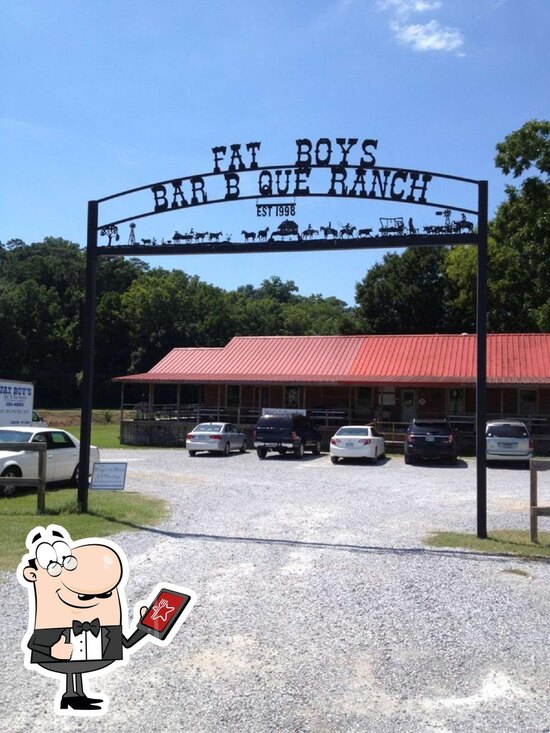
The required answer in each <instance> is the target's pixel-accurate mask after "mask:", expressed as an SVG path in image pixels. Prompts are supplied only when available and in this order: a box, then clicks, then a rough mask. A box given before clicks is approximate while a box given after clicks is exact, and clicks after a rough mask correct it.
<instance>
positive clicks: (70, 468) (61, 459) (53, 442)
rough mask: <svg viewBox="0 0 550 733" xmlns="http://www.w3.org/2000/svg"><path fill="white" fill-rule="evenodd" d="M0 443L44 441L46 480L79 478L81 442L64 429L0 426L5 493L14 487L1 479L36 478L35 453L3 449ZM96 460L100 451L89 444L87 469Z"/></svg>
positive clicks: (0, 462) (0, 472)
mask: <svg viewBox="0 0 550 733" xmlns="http://www.w3.org/2000/svg"><path fill="white" fill-rule="evenodd" d="M2 443H46V446H47V450H46V483H52V482H57V481H71V483H74V484H75V485H76V482H77V481H78V459H79V451H80V442H79V441H78V440H77V439H76V438H75V437H74V435H71V434H70V433H68V432H67V431H66V430H55V429H53V428H35V427H9V428H0V487H3V493H4V496H11V495H12V494H13V493H14V492H15V486H14V485H11V486H10V485H9V484H5V483H3V481H2V479H4V478H37V476H38V452H37V451H13V450H9V449H6V450H2ZM98 462H99V451H98V449H97V448H96V447H95V446H94V445H92V446H90V471H91V470H92V468H93V464H94V463H98Z"/></svg>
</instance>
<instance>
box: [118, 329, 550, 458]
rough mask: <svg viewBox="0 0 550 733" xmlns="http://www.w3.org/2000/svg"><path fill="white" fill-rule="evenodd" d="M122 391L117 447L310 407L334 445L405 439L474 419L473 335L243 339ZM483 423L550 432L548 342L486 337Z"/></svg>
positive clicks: (155, 371)
mask: <svg viewBox="0 0 550 733" xmlns="http://www.w3.org/2000/svg"><path fill="white" fill-rule="evenodd" d="M114 381H115V382H120V384H121V385H122V413H121V441H122V442H123V443H129V444H141V445H143V444H146V445H147V444H155V445H163V444H165V445H170V444H172V445H173V444H178V443H181V442H182V441H183V439H184V436H185V433H186V432H187V431H188V429H189V428H190V427H191V425H194V424H196V423H197V422H199V421H203V420H224V421H227V422H234V423H237V424H239V425H242V426H243V427H245V428H246V427H247V426H248V427H249V428H250V429H252V428H253V426H254V424H255V423H256V421H257V419H258V416H259V415H260V414H261V411H262V409H264V408H269V407H279V408H280V407H285V408H289V409H296V408H299V409H306V410H307V411H308V414H310V415H311V416H312V417H313V418H314V419H315V421H316V422H317V423H318V424H319V426H320V427H322V428H324V429H325V430H326V432H327V435H328V434H330V433H332V432H334V427H335V426H338V425H342V424H347V423H356V424H360V423H364V422H371V421H376V422H377V423H378V424H379V425H381V426H382V427H383V428H384V429H385V430H386V431H387V432H388V431H389V433H391V434H395V435H398V434H402V432H403V431H404V429H405V426H406V424H407V423H408V422H409V421H410V420H411V419H412V418H413V417H443V416H447V417H449V418H450V419H451V421H452V422H453V423H454V424H455V425H456V426H457V429H459V430H461V431H463V432H464V433H468V432H470V433H473V429H474V421H475V384H476V337H475V335H472V334H431V335H407V336H402V335H399V336H246V337H245V336H236V337H234V338H233V339H232V340H231V341H230V342H229V343H228V344H227V345H226V346H224V347H222V348H175V349H172V351H170V352H169V353H168V354H167V355H166V356H165V357H164V358H163V359H161V361H160V362H159V363H158V364H156V365H155V366H154V367H153V368H152V369H150V370H149V371H148V372H145V373H143V374H133V375H126V376H121V377H116V378H115V380H114ZM487 417H488V419H491V418H497V417H508V418H509V417H521V418H523V419H525V420H526V421H527V422H528V423H529V424H530V425H531V426H532V427H533V428H534V429H535V432H537V431H538V432H539V433H550V428H548V429H547V427H546V426H547V425H550V334H548V333H536V334H489V335H488V337H487Z"/></svg>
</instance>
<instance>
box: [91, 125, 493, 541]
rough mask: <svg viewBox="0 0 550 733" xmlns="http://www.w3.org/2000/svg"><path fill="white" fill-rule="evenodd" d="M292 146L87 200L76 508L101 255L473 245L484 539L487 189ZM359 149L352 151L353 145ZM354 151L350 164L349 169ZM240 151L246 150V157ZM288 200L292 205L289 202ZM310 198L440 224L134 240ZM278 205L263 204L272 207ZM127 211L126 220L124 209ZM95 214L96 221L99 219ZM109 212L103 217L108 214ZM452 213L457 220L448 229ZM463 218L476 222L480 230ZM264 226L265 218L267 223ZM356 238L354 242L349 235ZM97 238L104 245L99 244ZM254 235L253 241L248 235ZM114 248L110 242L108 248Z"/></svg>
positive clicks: (285, 209) (236, 154)
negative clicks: (455, 196)
mask: <svg viewBox="0 0 550 733" xmlns="http://www.w3.org/2000/svg"><path fill="white" fill-rule="evenodd" d="M295 142H296V161H295V162H294V163H291V164H289V165H279V166H265V167H262V166H260V164H259V162H258V157H259V151H260V149H261V143H259V142H250V143H246V144H244V145H241V144H234V145H230V146H229V151H230V152H228V146H218V147H214V148H212V154H213V162H214V166H213V170H212V171H210V172H207V173H203V174H199V175H192V176H182V177H181V178H174V179H170V180H167V181H161V182H157V183H153V184H149V185H147V186H140V187H138V188H133V189H130V190H128V191H123V192H120V193H116V194H113V195H111V196H107V197H105V198H102V199H98V200H95V201H89V202H88V231H87V249H86V301H85V309H84V342H83V359H84V363H83V382H82V416H81V441H80V463H79V465H80V474H79V483H78V510H79V511H81V512H86V511H87V509H88V475H89V465H90V459H89V453H90V442H91V423H92V404H93V372H94V359H93V354H94V344H95V306H96V268H97V258H98V257H101V256H108V257H113V256H136V255H137V256H139V255H142V256H144V255H147V256H153V255H154V256H157V255H175V254H178V255H193V254H245V253H258V254H259V253H263V252H304V251H319V250H341V249H342V250H343V249H386V248H393V247H412V246H418V247H422V246H429V247H433V246H438V245H439V246H445V245H475V246H476V247H477V303H476V324H477V325H476V331H477V357H476V362H477V378H476V456H477V460H476V466H477V468H476V470H477V535H478V537H480V538H485V537H487V467H486V452H485V424H486V386H487V373H486V363H487V327H486V323H487V227H488V184H487V181H480V180H474V179H469V178H461V177H458V176H451V175H447V174H442V173H434V172H428V171H419V170H412V169H407V168H394V167H385V166H378V165H376V150H377V148H378V140H374V139H364V140H362V141H359V140H358V138H336V139H335V141H332V140H330V139H329V138H320V139H319V140H318V141H317V142H316V144H314V143H313V142H312V141H310V140H309V139H307V138H302V139H298V140H296V141H295ZM358 143H359V145H358ZM356 146H358V149H357V153H356V157H357V160H356V161H355V162H354V163H351V162H350V161H349V157H350V156H351V155H352V152H351V151H352V150H353V148H355V147H356ZM245 151H246V152H245ZM445 185H458V186H462V187H467V188H468V189H469V190H470V194H471V191H472V189H473V192H474V200H473V203H470V204H464V203H463V201H461V202H460V203H458V204H457V203H456V201H455V202H454V203H451V202H449V201H448V200H446V199H445V198H441V197H442V196H445V195H447V194H446V189H445ZM289 197H290V198H291V199H292V201H291V202H289V201H288V199H289ZM313 197H328V198H331V199H333V200H334V199H339V200H340V201H357V202H362V201H365V202H366V201H374V200H376V201H386V202H388V203H392V204H396V203H400V204H409V205H416V206H422V207H431V208H432V209H434V208H435V209H438V211H436V214H439V215H441V216H442V220H441V221H442V222H443V223H441V224H440V225H439V224H438V225H437V226H435V225H432V226H425V227H423V230H422V233H421V232H420V231H419V229H418V228H417V227H416V226H415V225H414V222H413V220H412V217H410V218H409V221H408V226H407V225H405V222H404V220H403V219H402V218H397V219H396V218H393V219H384V220H383V219H381V220H380V224H381V226H380V227H379V229H378V231H377V232H376V233H375V231H376V230H375V228H374V227H369V228H366V229H357V227H355V226H353V227H352V226H351V224H349V223H348V224H345V225H341V226H340V228H339V230H338V229H335V228H333V227H332V226H331V225H330V222H329V226H328V227H322V226H320V227H319V228H318V229H314V228H313V227H312V226H311V224H308V227H307V229H303V230H302V231H300V227H299V226H298V224H297V223H296V221H294V220H292V219H285V220H284V221H282V222H281V224H280V225H279V226H278V227H277V229H275V230H273V231H272V232H271V235H270V236H269V237H268V232H269V231H270V228H269V227H267V228H264V229H262V230H260V231H259V232H258V235H256V232H248V231H245V230H244V229H243V230H242V232H241V235H242V240H243V241H231V240H232V235H225V237H224V235H223V233H222V232H194V231H193V228H191V230H190V232H186V233H185V234H181V233H180V232H178V231H177V230H176V232H175V233H174V235H172V237H171V238H170V239H164V238H162V240H161V241H160V242H158V241H157V239H154V238H152V239H141V240H140V241H139V242H136V239H135V229H136V224H135V222H136V221H137V220H140V219H145V218H147V217H151V216H155V215H158V214H163V213H168V212H174V211H178V210H183V211H186V212H187V211H192V210H193V209H195V208H196V207H203V206H207V205H212V204H222V203H230V202H235V201H251V200H255V201H256V214H257V216H260V217H262V216H270V215H271V212H272V211H275V212H276V213H275V214H274V215H278V216H295V215H296V214H295V212H296V205H297V204H296V202H297V201H300V200H303V199H306V198H313ZM273 200H275V201H277V200H279V201H282V203H267V202H271V201H273ZM128 202H130V205H131V206H133V207H134V208H133V209H132V210H133V211H134V213H133V214H131V215H129V213H128V210H127V208H126V205H127V203H128ZM100 207H101V215H102V217H103V218H102V219H101V220H100ZM105 210H106V211H105ZM279 211H280V213H279ZM453 213H456V214H460V217H461V218H460V219H458V220H455V221H453V220H452V219H451V216H452V214H453ZM466 215H469V216H475V217H477V226H475V225H474V223H473V222H472V221H471V220H468V219H467V218H466ZM264 222H265V220H264ZM122 224H129V229H130V233H129V236H128V242H127V243H126V244H118V242H119V241H120V234H119V227H120V226H121V225H122ZM355 232H357V234H356V233H355ZM98 235H99V236H101V237H104V238H105V239H106V240H107V241H106V242H105V241H104V242H103V243H101V244H100V243H99V242H98ZM252 235H254V236H252ZM113 241H114V243H113Z"/></svg>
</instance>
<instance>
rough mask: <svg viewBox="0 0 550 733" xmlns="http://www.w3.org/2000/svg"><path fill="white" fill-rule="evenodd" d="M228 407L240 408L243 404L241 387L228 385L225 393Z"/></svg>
mask: <svg viewBox="0 0 550 733" xmlns="http://www.w3.org/2000/svg"><path fill="white" fill-rule="evenodd" d="M225 404H226V407H239V405H240V404H241V385H240V384H228V385H227V391H226V393H225Z"/></svg>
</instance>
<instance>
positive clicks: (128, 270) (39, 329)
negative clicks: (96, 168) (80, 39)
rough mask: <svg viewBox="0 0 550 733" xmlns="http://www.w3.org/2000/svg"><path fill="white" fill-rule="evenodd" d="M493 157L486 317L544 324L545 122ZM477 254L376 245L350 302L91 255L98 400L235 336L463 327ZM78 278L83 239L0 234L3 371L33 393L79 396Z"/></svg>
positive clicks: (548, 273)
mask: <svg viewBox="0 0 550 733" xmlns="http://www.w3.org/2000/svg"><path fill="white" fill-rule="evenodd" d="M495 164H496V166H497V167H498V168H500V170H502V172H503V173H504V174H510V173H511V174H512V175H513V176H514V177H516V178H518V179H521V180H520V181H519V185H517V186H513V185H510V186H508V187H507V189H506V198H505V200H504V201H503V202H502V203H501V205H500V206H499V207H498V209H497V211H496V214H495V217H494V219H493V220H492V221H491V222H490V226H489V263H490V264H489V282H488V329H489V331H490V332H512V331H513V332H536V331H548V330H550V122H547V121H537V120H532V121H530V122H528V123H526V124H525V125H524V126H523V127H522V128H520V129H519V130H517V131H515V132H513V133H512V134H510V135H509V136H507V137H506V138H505V140H504V141H503V142H502V143H499V144H498V145H497V155H496V158H495ZM476 257H477V254H476V250H475V247H434V248H431V247H429V248H407V249H405V250H404V251H403V252H402V253H400V254H395V253H390V254H386V255H385V256H384V257H383V259H382V261H381V262H380V263H378V264H376V265H374V267H372V268H371V269H370V270H369V271H368V272H367V273H366V275H365V276H364V278H363V279H362V280H361V281H360V282H358V283H357V285H356V304H355V306H353V307H350V306H348V305H347V304H346V303H344V302H343V301H341V300H339V299H338V298H335V297H328V298H325V297H322V296H321V295H310V296H302V295H300V293H299V290H298V287H297V285H296V284H295V282H294V281H292V280H289V281H286V282H283V281H282V280H281V279H280V278H279V277H272V278H270V279H268V280H264V281H263V282H262V283H261V285H260V286H259V287H254V286H253V285H250V284H248V285H243V286H241V287H239V288H237V289H236V290H230V291H228V290H224V289H222V288H219V287H215V286H213V285H210V284H208V283H206V282H204V281H202V280H201V279H200V278H199V277H197V276H190V275H187V274H186V273H185V272H182V271H180V270H166V269H163V268H160V267H155V268H151V267H150V266H149V265H147V264H146V263H144V262H142V261H141V260H139V259H137V258H128V259H123V258H119V257H113V258H103V257H102V258H99V262H98V280H97V330H96V344H95V362H94V363H95V381H96V385H95V403H96V404H97V405H99V406H105V407H107V406H114V405H116V404H117V400H118V394H119V388H118V387H116V388H115V387H113V385H112V383H111V378H112V377H113V376H119V375H122V374H127V373H129V374H131V373H139V372H143V371H147V370H148V369H150V368H151V367H152V366H153V365H154V364H155V363H156V362H157V361H159V360H160V359H161V358H162V357H163V356H164V355H165V354H166V353H167V352H168V351H169V350H170V349H172V348H173V347H176V346H179V347H181V346H223V345H225V344H226V343H227V342H228V341H229V340H230V339H231V338H232V337H233V336H235V335H241V336H246V335H254V336H257V335H314V334H327V335H328V334H357V333H367V334H386V333H388V334H390V333H394V334H399V333H461V332H470V333H473V332H474V331H475V297H476V296H475V291H476V288H475V285H476ZM84 283H85V251H84V250H83V249H82V248H81V247H80V246H79V245H78V244H76V243H74V242H69V241H66V240H64V239H60V238H54V237H46V238H45V239H44V241H42V242H35V243H31V244H26V243H25V242H23V241H21V240H18V239H15V240H10V241H8V242H6V243H5V244H2V243H0V322H1V323H2V328H1V329H0V376H1V377H3V378H5V379H9V378H11V379H22V380H29V381H33V382H35V384H36V398H35V403H36V404H37V405H39V406H42V407H69V406H72V405H78V404H79V400H80V397H79V383H80V378H81V369H82V351H81V345H82V335H83V334H82V328H83V321H82V315H83V303H84Z"/></svg>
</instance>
